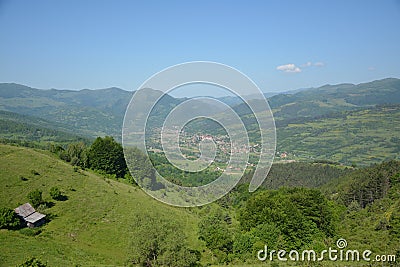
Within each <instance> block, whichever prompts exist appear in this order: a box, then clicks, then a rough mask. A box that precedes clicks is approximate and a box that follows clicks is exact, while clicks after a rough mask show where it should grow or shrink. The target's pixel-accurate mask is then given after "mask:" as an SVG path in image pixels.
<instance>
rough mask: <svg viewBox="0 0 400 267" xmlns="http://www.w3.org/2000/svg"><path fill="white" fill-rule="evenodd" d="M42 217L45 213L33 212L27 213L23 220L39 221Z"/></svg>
mask: <svg viewBox="0 0 400 267" xmlns="http://www.w3.org/2000/svg"><path fill="white" fill-rule="evenodd" d="M44 217H46V215H44V214H41V213H39V212H34V213H32V214H31V215H29V216H28V217H25V218H24V219H25V221H27V222H30V223H35V222H37V221H40V220H41V219H43V218H44Z"/></svg>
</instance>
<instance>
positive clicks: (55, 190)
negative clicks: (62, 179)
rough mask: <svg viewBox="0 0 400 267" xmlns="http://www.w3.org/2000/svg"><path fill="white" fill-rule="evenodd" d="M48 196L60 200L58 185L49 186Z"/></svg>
mask: <svg viewBox="0 0 400 267" xmlns="http://www.w3.org/2000/svg"><path fill="white" fill-rule="evenodd" d="M50 196H51V198H52V199H54V200H60V199H61V197H62V194H61V191H60V189H58V187H52V188H50Z"/></svg>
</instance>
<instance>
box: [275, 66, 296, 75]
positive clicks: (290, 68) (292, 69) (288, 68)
mask: <svg viewBox="0 0 400 267" xmlns="http://www.w3.org/2000/svg"><path fill="white" fill-rule="evenodd" d="M276 69H277V70H281V71H284V72H294V73H297V72H301V69H300V68H299V67H297V66H296V65H295V64H286V65H281V66H278V67H276Z"/></svg>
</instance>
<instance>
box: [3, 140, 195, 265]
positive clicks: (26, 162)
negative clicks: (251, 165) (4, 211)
mask: <svg viewBox="0 0 400 267" xmlns="http://www.w3.org/2000/svg"><path fill="white" fill-rule="evenodd" d="M31 170H35V171H37V172H39V174H40V175H34V174H32V173H31ZM21 175H22V176H24V177H26V178H28V181H22V180H21V179H20V176H21ZM52 186H57V187H59V188H60V189H61V190H62V191H63V192H65V195H67V197H68V200H66V201H63V202H60V201H55V205H54V206H53V207H51V208H49V209H47V210H45V212H46V213H50V214H51V217H53V218H52V220H51V221H50V222H49V223H47V224H46V225H45V226H44V227H43V231H42V233H41V234H39V235H37V236H35V237H29V236H26V235H24V234H22V233H21V232H19V231H7V230H0V251H1V252H0V266H13V265H16V264H18V263H21V262H23V261H24V259H25V258H27V257H29V256H37V257H40V258H42V259H43V260H45V261H48V263H49V266H71V265H73V264H80V265H83V266H102V265H103V266H104V265H112V266H115V265H124V264H126V262H127V260H128V259H129V246H130V242H129V241H130V239H132V238H134V235H135V232H134V230H135V228H134V225H132V220H133V218H134V217H135V216H136V215H138V214H143V213H144V214H147V213H148V214H153V215H157V216H161V217H163V218H165V219H166V220H177V218H179V222H180V223H181V224H182V227H183V228H184V229H185V233H187V235H188V238H189V242H190V244H191V245H192V246H193V247H192V248H194V249H199V250H201V249H202V244H201V243H199V241H197V238H196V236H197V219H196V216H195V215H192V214H190V213H189V212H188V210H184V209H179V208H173V207H170V206H167V205H164V204H162V203H160V202H158V201H155V200H153V199H152V198H151V197H149V196H147V195H146V194H145V193H143V192H142V191H141V190H140V189H136V188H134V187H132V186H130V185H126V184H123V183H119V182H116V181H113V180H108V179H104V178H102V177H100V176H98V175H96V174H93V173H90V172H82V173H80V172H74V170H73V168H72V166H70V165H68V164H66V163H64V162H62V161H60V160H58V159H57V158H55V157H54V156H53V155H51V154H47V153H46V152H43V151H40V150H32V149H27V148H22V147H13V146H7V145H0V187H1V188H2V193H1V194H0V206H6V207H10V208H15V207H17V206H18V204H22V203H25V202H27V198H26V195H27V193H28V192H29V191H31V190H33V189H36V188H39V189H41V190H42V191H43V197H44V199H45V200H47V201H50V196H49V189H50V188H51V187H52Z"/></svg>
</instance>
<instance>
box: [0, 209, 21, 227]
mask: <svg viewBox="0 0 400 267" xmlns="http://www.w3.org/2000/svg"><path fill="white" fill-rule="evenodd" d="M19 224H20V222H19V218H18V216H17V214H15V212H14V211H13V210H12V209H9V208H0V228H4V229H15V228H17V227H18V226H19Z"/></svg>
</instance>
